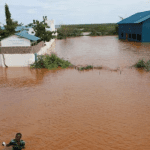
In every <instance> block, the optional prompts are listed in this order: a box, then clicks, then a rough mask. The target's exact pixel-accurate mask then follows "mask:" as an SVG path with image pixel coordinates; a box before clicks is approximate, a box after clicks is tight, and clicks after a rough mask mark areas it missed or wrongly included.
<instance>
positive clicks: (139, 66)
mask: <svg viewBox="0 0 150 150" xmlns="http://www.w3.org/2000/svg"><path fill="white" fill-rule="evenodd" d="M134 66H135V67H136V68H144V67H145V66H146V65H145V62H144V60H143V59H142V60H139V61H138V63H136V64H135V65H134Z"/></svg>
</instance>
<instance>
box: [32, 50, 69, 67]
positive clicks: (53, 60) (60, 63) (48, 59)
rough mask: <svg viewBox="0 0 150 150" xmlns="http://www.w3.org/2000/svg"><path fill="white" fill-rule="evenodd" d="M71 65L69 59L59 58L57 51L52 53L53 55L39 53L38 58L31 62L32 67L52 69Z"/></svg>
mask: <svg viewBox="0 0 150 150" xmlns="http://www.w3.org/2000/svg"><path fill="white" fill-rule="evenodd" d="M69 66H72V64H71V63H70V62H69V61H66V60H63V59H61V58H59V57H58V56H57V55H56V54H55V53H51V55H48V54H46V55H39V56H38V60H37V61H35V62H34V63H33V64H31V65H30V68H47V69H48V70H51V69H56V68H58V67H61V68H67V67H69Z"/></svg>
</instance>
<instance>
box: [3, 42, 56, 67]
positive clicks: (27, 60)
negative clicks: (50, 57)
mask: <svg viewBox="0 0 150 150" xmlns="http://www.w3.org/2000/svg"><path fill="white" fill-rule="evenodd" d="M54 43H55V39H51V40H50V42H46V43H45V46H43V47H40V49H39V50H37V51H36V47H35V49H34V50H33V51H32V53H31V51H30V53H26V54H17V53H15V54H14V53H13V54H8V53H5V54H4V58H5V64H6V65H7V66H8V67H29V66H30V64H32V63H34V62H35V52H36V53H37V54H38V55H44V54H50V52H51V51H54V46H55V45H54ZM41 45H43V42H41V43H40V46H41ZM3 61H4V60H3V56H2V54H0V67H5V66H4V63H3Z"/></svg>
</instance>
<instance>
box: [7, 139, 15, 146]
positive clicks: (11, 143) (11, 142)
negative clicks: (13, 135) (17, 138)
mask: <svg viewBox="0 0 150 150" xmlns="http://www.w3.org/2000/svg"><path fill="white" fill-rule="evenodd" d="M9 146H12V147H14V143H13V140H11V141H10V142H9V144H6V147H9Z"/></svg>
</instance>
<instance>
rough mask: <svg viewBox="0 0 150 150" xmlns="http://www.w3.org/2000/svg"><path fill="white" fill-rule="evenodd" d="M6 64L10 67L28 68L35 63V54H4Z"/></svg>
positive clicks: (0, 62) (0, 56)
mask: <svg viewBox="0 0 150 150" xmlns="http://www.w3.org/2000/svg"><path fill="white" fill-rule="evenodd" d="M4 57H5V64H6V65H7V66H8V67H26V66H29V65H30V64H32V63H34V62H35V56H34V54H4ZM0 58H2V59H0V65H1V66H2V67H5V66H4V65H2V62H3V57H2V54H0Z"/></svg>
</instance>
